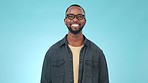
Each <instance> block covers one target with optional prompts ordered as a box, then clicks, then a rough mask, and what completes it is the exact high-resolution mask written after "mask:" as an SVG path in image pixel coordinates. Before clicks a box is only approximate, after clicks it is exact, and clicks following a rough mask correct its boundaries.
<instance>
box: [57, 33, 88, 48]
mask: <svg viewBox="0 0 148 83" xmlns="http://www.w3.org/2000/svg"><path fill="white" fill-rule="evenodd" d="M67 35H68V34H66V36H65V37H64V38H63V39H62V41H61V44H60V46H61V47H62V46H63V45H68V41H67ZM83 37H84V46H89V42H88V41H89V40H88V39H87V38H86V37H85V36H84V35H83Z"/></svg>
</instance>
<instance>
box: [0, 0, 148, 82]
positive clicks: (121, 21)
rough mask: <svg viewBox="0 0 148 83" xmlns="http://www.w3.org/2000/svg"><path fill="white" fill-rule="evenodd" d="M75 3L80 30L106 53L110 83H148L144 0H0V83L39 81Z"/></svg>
mask: <svg viewBox="0 0 148 83" xmlns="http://www.w3.org/2000/svg"><path fill="white" fill-rule="evenodd" d="M73 3H78V4H80V5H81V6H82V7H84V9H85V10H86V14H87V16H86V17H87V24H86V26H85V28H84V30H83V32H84V34H85V35H86V37H87V38H89V39H90V40H92V41H93V42H94V43H96V44H97V45H98V46H100V48H101V49H102V50H103V51H104V53H105V55H106V59H107V62H108V69H109V77H110V83H148V79H147V78H148V60H147V59H148V52H147V50H148V5H147V4H148V0H89V1H88V0H87V1H86V0H73V1H72V0H0V83H39V81H40V74H41V69H42V63H43V59H44V55H45V53H46V51H47V49H48V48H49V47H50V46H51V45H52V44H54V43H55V42H57V41H58V40H60V39H61V38H63V37H64V36H65V34H66V33H67V28H66V27H65V25H64V22H63V19H64V13H65V9H66V8H67V7H68V6H69V5H71V4H73Z"/></svg>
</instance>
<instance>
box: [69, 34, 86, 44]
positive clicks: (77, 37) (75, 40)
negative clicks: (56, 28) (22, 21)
mask: <svg viewBox="0 0 148 83" xmlns="http://www.w3.org/2000/svg"><path fill="white" fill-rule="evenodd" d="M67 41H68V44H69V45H71V46H75V47H78V46H82V45H83V43H84V38H83V34H82V32H80V33H78V34H72V33H70V32H69V33H68V35H67Z"/></svg>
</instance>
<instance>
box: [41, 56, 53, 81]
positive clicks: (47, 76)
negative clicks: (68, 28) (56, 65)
mask: <svg viewBox="0 0 148 83" xmlns="http://www.w3.org/2000/svg"><path fill="white" fill-rule="evenodd" d="M49 55H50V53H46V55H45V58H44V62H43V66H42V74H41V80H40V83H52V81H51V76H52V75H51V74H52V73H51V60H50V57H49Z"/></svg>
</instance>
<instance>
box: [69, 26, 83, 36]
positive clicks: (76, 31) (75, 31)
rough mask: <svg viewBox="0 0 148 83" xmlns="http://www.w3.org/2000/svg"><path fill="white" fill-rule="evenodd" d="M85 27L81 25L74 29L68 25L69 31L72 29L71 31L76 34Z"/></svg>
mask: <svg viewBox="0 0 148 83" xmlns="http://www.w3.org/2000/svg"><path fill="white" fill-rule="evenodd" d="M83 27H84V26H82V27H80V28H79V29H78V30H73V29H72V28H71V27H68V26H67V28H68V29H69V31H70V32H71V33H73V34H75V35H76V34H78V33H80V32H81V31H82V29H83Z"/></svg>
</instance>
